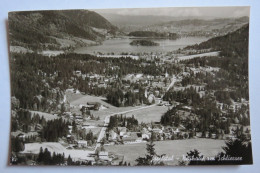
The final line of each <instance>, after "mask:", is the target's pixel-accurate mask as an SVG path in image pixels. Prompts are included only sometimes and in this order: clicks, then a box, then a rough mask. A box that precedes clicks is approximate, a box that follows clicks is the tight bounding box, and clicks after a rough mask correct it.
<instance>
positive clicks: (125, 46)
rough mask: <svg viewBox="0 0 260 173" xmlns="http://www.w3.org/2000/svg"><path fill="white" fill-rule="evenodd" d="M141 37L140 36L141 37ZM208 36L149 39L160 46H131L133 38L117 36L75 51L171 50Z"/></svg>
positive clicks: (206, 38) (199, 41) (139, 51)
mask: <svg viewBox="0 0 260 173" xmlns="http://www.w3.org/2000/svg"><path fill="white" fill-rule="evenodd" d="M139 39H140V38H139ZM208 39H209V38H208V37H182V38H179V39H177V40H169V39H149V40H151V41H154V42H156V43H159V44H160V45H159V46H131V45H130V42H132V41H133V40H134V39H133V38H116V39H109V40H105V41H104V42H103V43H102V44H101V45H97V46H88V47H80V48H77V49H75V50H74V52H75V53H80V54H95V53H97V52H101V53H104V54H107V53H112V52H113V53H115V54H120V53H122V52H128V53H142V52H147V53H150V52H170V51H174V50H177V49H179V48H184V47H186V46H188V45H193V44H199V43H201V42H203V41H206V40H208Z"/></svg>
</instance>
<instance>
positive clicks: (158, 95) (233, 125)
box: [11, 53, 250, 165]
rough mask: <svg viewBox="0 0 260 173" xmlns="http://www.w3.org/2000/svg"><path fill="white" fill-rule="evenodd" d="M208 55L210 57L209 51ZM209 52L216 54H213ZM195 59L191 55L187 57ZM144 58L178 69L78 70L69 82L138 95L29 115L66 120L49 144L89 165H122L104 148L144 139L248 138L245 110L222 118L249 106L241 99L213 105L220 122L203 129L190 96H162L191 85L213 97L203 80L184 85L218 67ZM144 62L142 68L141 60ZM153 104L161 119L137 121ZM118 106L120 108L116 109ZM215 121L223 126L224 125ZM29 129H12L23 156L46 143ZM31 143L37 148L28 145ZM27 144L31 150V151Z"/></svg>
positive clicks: (74, 91)
mask: <svg viewBox="0 0 260 173" xmlns="http://www.w3.org/2000/svg"><path fill="white" fill-rule="evenodd" d="M206 55H207V56H208V54H206ZM213 55H215V54H214V53H213ZM200 56H201V55H200ZM166 57H167V56H166ZM142 58H144V56H143V57H142ZM193 58H195V57H192V58H190V59H193ZM145 59H146V60H147V59H149V60H150V61H155V62H156V63H157V66H165V64H167V61H169V60H171V59H172V60H173V62H175V63H176V62H178V63H177V64H178V68H179V69H180V72H179V73H177V74H174V75H173V74H172V75H170V74H169V73H168V72H167V69H165V73H163V74H161V75H160V76H156V75H147V74H142V73H135V74H127V75H123V76H118V75H114V76H111V75H100V74H93V73H87V74H84V73H82V72H81V71H79V70H78V71H74V72H73V75H72V76H73V77H71V80H72V81H78V80H83V81H87V82H88V86H87V87H89V88H90V89H94V90H95V89H97V88H101V89H104V91H103V92H105V91H107V90H108V89H109V88H113V87H114V86H117V87H121V86H122V87H121V88H120V89H121V90H122V93H123V95H127V93H133V94H134V95H135V94H139V95H138V96H137V95H136V96H135V97H133V98H132V99H133V101H132V102H131V103H128V102H129V98H123V99H122V100H121V101H120V104H119V107H118V108H117V107H115V106H113V105H111V104H113V102H110V103H109V102H108V101H104V99H103V100H101V99H97V100H94V101H92V100H91V99H89V100H88V101H85V102H80V103H78V104H76V105H75V104H70V102H69V101H68V100H66V99H63V101H64V103H66V105H67V106H66V108H64V111H63V112H61V113H52V114H47V113H45V114H46V115H45V114H44V113H40V112H34V115H33V116H35V114H37V113H38V114H39V115H40V117H49V118H50V119H49V120H53V119H59V118H61V119H63V120H64V121H66V122H68V124H69V125H68V127H67V128H68V132H67V133H66V137H64V136H63V137H62V138H59V140H58V142H57V143H52V144H49V145H50V146H52V147H56V146H57V145H58V146H59V148H60V149H59V151H60V152H61V153H65V157H69V156H70V157H71V158H72V160H73V161H84V162H88V163H89V164H92V165H95V164H97V165H98V164H109V165H110V164H111V165H122V164H123V163H124V162H125V161H124V156H123V155H120V154H117V153H113V152H112V153H111V152H109V151H106V149H105V148H106V146H113V145H115V146H116V145H126V146H127V145H131V144H137V143H146V142H148V141H151V140H152V141H168V140H188V139H197V138H207V139H214V140H227V139H235V138H237V137H238V136H240V135H242V134H243V135H245V136H246V137H247V138H250V126H248V125H243V124H241V123H242V120H243V119H242V118H243V116H246V114H247V112H241V111H240V112H241V114H240V115H239V116H241V117H240V118H239V117H235V118H234V119H231V118H229V117H226V116H225V115H226V114H227V113H228V112H233V113H238V112H239V110H241V109H243V107H246V106H248V102H247V101H245V100H243V99H242V100H240V101H237V102H235V101H232V103H231V104H225V103H221V102H219V101H215V103H216V109H218V110H220V117H218V120H217V121H218V126H217V125H216V124H210V125H209V130H207V131H201V130H199V129H198V127H197V126H198V124H200V123H201V121H202V120H201V117H200V115H198V114H196V113H194V107H193V105H192V100H191V99H188V100H187V103H183V102H180V101H179V100H171V99H169V98H167V97H166V96H167V95H166V93H168V92H182V91H184V90H187V89H190V88H192V89H194V90H195V91H196V93H198V94H199V97H200V98H203V97H205V95H209V96H211V97H212V98H213V99H214V97H215V96H214V92H212V93H206V91H205V87H206V85H205V83H201V84H200V83H199V82H198V81H199V79H198V81H197V82H195V83H196V84H188V85H183V81H184V79H187V78H190V77H191V76H192V75H196V74H197V73H198V74H200V73H202V74H211V75H215V72H218V71H219V68H214V67H210V66H204V67H201V66H200V67H195V66H192V67H188V66H185V65H183V64H182V61H180V60H178V58H177V59H176V57H175V58H169V57H168V58H164V59H162V58H160V60H159V61H158V60H157V59H158V57H157V55H151V56H147V55H145ZM184 60H187V59H184ZM188 60H189V59H188ZM179 61H180V62H179ZM142 65H143V66H145V64H142ZM110 68H111V70H116V69H118V68H119V67H118V66H111V67H110ZM160 68H161V67H160ZM66 93H67V95H70V96H71V95H72V96H76V98H77V95H78V96H80V97H82V98H84V97H88V94H87V93H85V92H84V91H80V89H79V88H69V89H67V90H66ZM67 95H66V96H67ZM92 95H93V96H91V97H93V98H94V97H97V96H95V95H98V94H97V93H95V92H93V93H92ZM140 95H141V96H144V98H142V99H140ZM66 96H64V97H66ZM67 97H68V96H67ZM98 97H99V96H98ZM15 101H16V100H15V98H14V99H13V102H14V103H13V104H15ZM124 107H127V109H125V110H124ZM131 107H132V108H131ZM153 108H158V109H160V108H162V109H163V110H164V112H163V113H161V114H158V115H156V116H157V117H159V119H158V118H157V120H159V121H153V119H154V117H150V118H149V115H148V117H146V118H147V119H150V120H151V121H150V122H149V121H146V122H142V121H140V120H139V121H138V119H139V117H138V115H135V112H136V111H137V112H138V111H140V110H145V111H149V109H153ZM116 109H118V110H119V111H115V110H116ZM173 109H175V110H176V111H175V112H174V113H173V114H174V119H173V122H172V124H167V123H163V122H162V118H161V116H162V115H164V114H165V113H166V112H167V111H168V112H169V111H170V110H173ZM111 111H112V112H111ZM155 111H156V109H155ZM244 114H245V115H244ZM47 119H48V118H47ZM111 119H114V120H116V121H117V122H116V123H115V124H112V123H111ZM47 121H48V120H47ZM227 122H228V124H229V125H228V127H222V126H224V124H227ZM219 124H222V126H221V125H219ZM29 129H30V130H28V132H23V131H19V130H18V131H16V132H12V133H11V136H12V137H14V138H19V139H22V141H24V142H25V149H24V151H22V152H20V154H21V155H25V156H26V157H27V156H28V155H30V154H36V155H37V153H38V152H39V150H40V147H43V146H44V145H45V144H46V142H44V141H42V140H40V139H39V134H40V133H39V132H40V131H41V129H42V128H41V127H39V128H33V126H32V127H31V128H29ZM223 129H225V130H223ZM35 142H37V143H35ZM34 144H35V146H32V145H34ZM31 148H33V150H32V149H31ZM53 151H54V150H53ZM55 152H58V151H55ZM73 152H75V153H78V152H82V153H85V154H80V155H77V156H76V154H73ZM73 156H75V157H73ZM31 164H35V162H32V163H31Z"/></svg>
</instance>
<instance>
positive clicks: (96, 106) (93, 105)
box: [87, 102, 101, 110]
mask: <svg viewBox="0 0 260 173" xmlns="http://www.w3.org/2000/svg"><path fill="white" fill-rule="evenodd" d="M87 105H89V106H90V108H92V109H94V110H99V109H100V107H101V103H99V102H88V103H87Z"/></svg>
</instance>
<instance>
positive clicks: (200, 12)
mask: <svg viewBox="0 0 260 173" xmlns="http://www.w3.org/2000/svg"><path fill="white" fill-rule="evenodd" d="M94 11H96V12H99V13H111V14H118V15H134V16H136V15H154V16H174V17H189V16H192V17H205V16H207V17H214V18H227V17H231V18H233V17H242V16H248V17H249V11H250V7H248V6H237V7H167V8H121V9H95V10H94Z"/></svg>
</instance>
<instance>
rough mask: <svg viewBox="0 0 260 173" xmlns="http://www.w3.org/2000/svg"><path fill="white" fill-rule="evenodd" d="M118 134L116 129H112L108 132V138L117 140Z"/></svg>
mask: <svg viewBox="0 0 260 173" xmlns="http://www.w3.org/2000/svg"><path fill="white" fill-rule="evenodd" d="M117 136H118V135H117V134H116V133H115V132H114V130H110V131H109V133H108V140H116V139H117Z"/></svg>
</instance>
